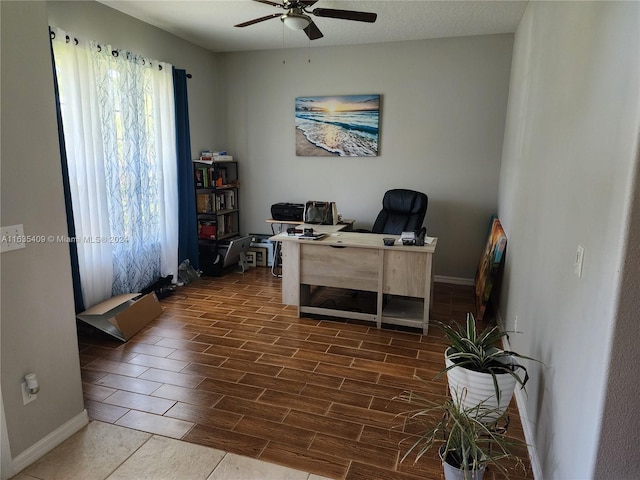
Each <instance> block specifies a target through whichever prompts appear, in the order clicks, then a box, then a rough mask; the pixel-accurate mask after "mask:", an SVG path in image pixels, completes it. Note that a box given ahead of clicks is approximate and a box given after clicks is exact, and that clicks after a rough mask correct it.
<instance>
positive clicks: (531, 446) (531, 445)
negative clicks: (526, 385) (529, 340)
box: [496, 308, 543, 480]
mask: <svg viewBox="0 0 640 480" xmlns="http://www.w3.org/2000/svg"><path fill="white" fill-rule="evenodd" d="M496 321H497V323H498V326H499V327H500V329H501V330H504V322H503V321H502V315H500V311H499V310H498V309H497V308H496ZM502 344H503V348H504V349H505V350H511V344H510V343H509V337H503V338H502ZM514 394H515V396H516V403H517V404H518V413H519V414H520V423H521V424H522V430H523V431H524V440H525V442H527V450H528V451H529V460H530V461H531V471H532V473H533V478H534V479H535V480H543V477H542V468H541V467H540V458H539V457H538V450H537V449H536V447H535V442H534V432H533V430H532V428H531V426H532V422H530V421H529V414H528V413H527V399H526V393H525V391H524V390H522V389H521V388H516V389H515V391H514Z"/></svg>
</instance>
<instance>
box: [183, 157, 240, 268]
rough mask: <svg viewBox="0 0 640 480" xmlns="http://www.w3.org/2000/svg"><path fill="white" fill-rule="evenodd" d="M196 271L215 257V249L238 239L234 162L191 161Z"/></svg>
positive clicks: (236, 163)
mask: <svg viewBox="0 0 640 480" xmlns="http://www.w3.org/2000/svg"><path fill="white" fill-rule="evenodd" d="M193 175H194V184H195V195H196V217H197V223H198V243H199V253H200V268H201V269H202V271H203V273H205V274H207V265H208V264H209V263H211V262H213V260H214V259H215V257H216V254H217V251H218V246H219V244H220V243H221V242H222V243H224V241H225V240H230V239H233V238H236V237H238V236H240V209H239V204H238V200H239V198H238V187H239V181H238V162H236V161H213V162H211V163H202V162H198V161H194V162H193Z"/></svg>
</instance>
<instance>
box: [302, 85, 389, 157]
mask: <svg viewBox="0 0 640 480" xmlns="http://www.w3.org/2000/svg"><path fill="white" fill-rule="evenodd" d="M295 108H296V116H295V120H296V122H295V123H296V155H297V156H302V157H321V156H340V157H376V156H378V140H379V123H380V95H345V96H335V97H298V98H296V106H295Z"/></svg>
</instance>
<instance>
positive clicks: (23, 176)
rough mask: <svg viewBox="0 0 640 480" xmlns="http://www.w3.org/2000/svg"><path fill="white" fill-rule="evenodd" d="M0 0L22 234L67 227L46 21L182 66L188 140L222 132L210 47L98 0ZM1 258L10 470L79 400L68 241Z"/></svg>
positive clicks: (5, 99) (5, 101)
mask: <svg viewBox="0 0 640 480" xmlns="http://www.w3.org/2000/svg"><path fill="white" fill-rule="evenodd" d="M0 8H1V21H2V28H1V33H2V55H1V60H2V112H1V114H2V165H1V168H2V170H1V182H2V184H1V194H2V225H13V224H18V223H22V224H24V229H25V233H26V234H28V235H35V234H44V235H54V236H57V235H66V231H67V230H66V214H65V209H64V198H63V191H62V174H61V168H60V155H59V147H58V133H57V125H56V117H55V100H54V92H53V77H52V70H51V55H50V47H49V33H48V25H49V24H50V25H52V26H58V27H61V28H63V29H65V30H67V31H70V32H72V33H75V34H78V35H81V36H84V37H85V38H90V39H95V40H99V41H102V42H107V43H110V44H112V45H113V46H114V47H123V48H127V49H130V50H133V51H138V52H140V53H143V54H146V55H148V56H150V57H151V58H156V59H158V60H163V61H168V62H170V63H173V64H174V65H175V66H176V67H177V68H183V69H186V70H187V71H188V72H190V73H191V74H192V75H193V78H192V79H191V80H190V81H189V84H188V89H189V95H190V97H191V98H195V99H197V101H192V102H191V105H190V120H191V130H192V142H193V143H192V148H193V149H194V151H197V150H198V149H199V148H201V147H202V146H208V145H212V144H215V143H216V142H218V141H220V140H219V138H220V136H221V135H223V130H222V128H218V127H217V126H216V125H217V123H222V121H221V120H220V117H217V116H215V115H212V112H214V111H216V110H218V109H219V103H220V102H219V101H218V98H220V91H219V81H218V77H217V70H218V64H217V57H216V55H214V54H212V53H211V52H208V51H206V50H204V49H202V48H200V47H197V46H194V45H192V44H189V43H188V42H185V41H183V40H180V39H178V38H177V37H175V36H173V35H170V34H168V33H166V32H163V31H162V30H159V29H157V28H155V27H151V26H149V25H147V24H144V23H142V22H139V21H137V20H134V19H133V18H131V17H128V16H126V15H123V14H121V13H119V12H116V11H115V10H112V9H109V8H107V7H105V6H104V5H102V4H99V3H97V2H36V1H29V2H10V1H1V2H0ZM0 261H1V262H2V275H1V277H2V280H1V281H2V286H1V288H2V305H1V309H2V311H1V313H2V315H1V319H2V320H1V321H2V328H1V342H0V344H1V350H0V352H1V363H0V365H1V378H2V388H1V390H2V397H3V398H2V399H3V402H4V410H5V417H6V418H5V419H6V424H7V430H8V437H9V443H10V447H11V454H12V455H13V460H14V468H15V464H16V463H18V464H20V465H21V466H25V465H24V464H23V463H24V462H25V461H28V459H29V458H31V459H32V460H33V458H32V457H31V455H32V454H33V455H37V454H38V453H39V454H42V453H43V451H42V449H46V448H51V447H52V446H55V445H52V444H51V442H55V441H56V440H55V439H56V438H57V437H55V435H56V432H58V431H60V430H61V429H62V430H65V429H67V430H68V428H67V427H65V424H66V425H68V422H69V421H70V420H72V419H75V418H78V417H79V416H82V414H83V412H84V405H83V400H82V388H81V380H80V364H79V358H78V345H77V336H76V322H75V312H74V302H73V293H72V284H71V270H70V262H69V249H68V245H66V244H59V243H45V244H29V245H27V248H25V249H24V250H17V251H13V252H8V253H3V254H2V256H1V258H0ZM30 371H35V372H36V373H37V374H38V377H39V379H40V384H41V391H40V393H38V399H37V400H36V401H35V402H33V403H31V404H29V405H27V406H24V405H23V404H22V395H21V391H20V383H21V380H22V376H23V375H24V374H26V373H28V372H30ZM67 430H65V432H67ZM67 433H68V432H67ZM50 434H53V436H54V438H53V439H52V440H51V441H49V440H48V439H50V438H51V436H50ZM43 440H44V444H43V443H42V442H43ZM2 448H3V453H4V448H5V445H4V442H3V446H2ZM18 457H19V461H18V462H16V458H18ZM2 466H3V469H5V468H6V467H5V461H4V457H3V463H2ZM2 474H3V475H5V472H4V471H3V472H2Z"/></svg>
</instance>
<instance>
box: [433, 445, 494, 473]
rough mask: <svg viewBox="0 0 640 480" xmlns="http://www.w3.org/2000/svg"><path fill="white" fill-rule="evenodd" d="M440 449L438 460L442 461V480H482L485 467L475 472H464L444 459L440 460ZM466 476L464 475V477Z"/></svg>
mask: <svg viewBox="0 0 640 480" xmlns="http://www.w3.org/2000/svg"><path fill="white" fill-rule="evenodd" d="M442 449H443V447H441V448H440V451H439V452H438V453H439V454H440V458H441V459H442V468H443V470H444V480H482V477H483V476H484V470H485V466H484V465H483V466H482V467H480V468H479V469H477V470H471V471H466V472H465V471H464V470H461V469H459V468H458V467H455V466H453V465H451V464H449V463H447V462H446V460H445V459H444V458H442ZM465 474H466V475H465Z"/></svg>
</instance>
